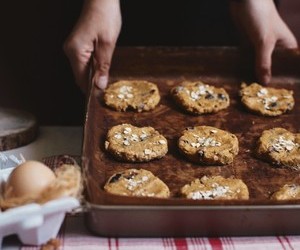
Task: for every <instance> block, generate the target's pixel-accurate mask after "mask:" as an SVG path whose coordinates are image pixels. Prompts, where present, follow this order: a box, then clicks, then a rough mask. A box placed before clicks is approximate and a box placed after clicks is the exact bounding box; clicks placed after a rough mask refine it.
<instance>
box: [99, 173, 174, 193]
mask: <svg viewBox="0 0 300 250" xmlns="http://www.w3.org/2000/svg"><path fill="white" fill-rule="evenodd" d="M104 190H105V191H107V192H108V193H111V194H116V195H124V196H145V197H158V198H168V197H169V196H170V190H169V188H168V186H167V185H166V184H165V183H164V182H163V181H161V180H160V179H159V178H158V177H156V176H154V175H153V174H152V173H151V172H150V171H148V170H145V169H139V170H138V169H128V170H125V171H123V172H119V173H116V174H114V175H113V176H111V177H110V178H109V180H108V181H107V182H106V184H105V186H104Z"/></svg>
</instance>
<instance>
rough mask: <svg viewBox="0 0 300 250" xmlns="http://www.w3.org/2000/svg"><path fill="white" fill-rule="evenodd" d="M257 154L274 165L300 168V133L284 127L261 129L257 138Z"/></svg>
mask: <svg viewBox="0 0 300 250" xmlns="http://www.w3.org/2000/svg"><path fill="white" fill-rule="evenodd" d="M257 155H258V157H260V158H262V159H265V160H267V161H269V162H270V163H272V164H275V165H282V166H285V167H289V168H292V169H296V170H298V169H300V133H297V134H294V133H291V132H289V131H288V130H286V129H284V128H273V129H269V130H265V131H263V132H262V135H261V136H260V138H259V139H258V144H257Z"/></svg>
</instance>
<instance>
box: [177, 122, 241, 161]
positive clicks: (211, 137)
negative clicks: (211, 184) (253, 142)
mask: <svg viewBox="0 0 300 250" xmlns="http://www.w3.org/2000/svg"><path fill="white" fill-rule="evenodd" d="M178 147H179V150H180V152H182V154H183V155H185V156H186V157H187V158H188V159H189V160H190V161H192V162H195V163H200V164H205V165H218V164H221V165H226V164H230V163H232V162H233V158H234V157H235V156H236V155H237V154H238V151H239V142H238V139H237V137H236V136H235V135H234V134H231V133H229V132H227V131H224V130H221V129H218V128H215V127H210V126H197V127H191V128H187V129H185V130H184V131H183V132H182V135H181V137H180V138H179V140H178Z"/></svg>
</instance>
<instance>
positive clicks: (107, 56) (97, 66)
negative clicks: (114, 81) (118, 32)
mask: <svg viewBox="0 0 300 250" xmlns="http://www.w3.org/2000/svg"><path fill="white" fill-rule="evenodd" d="M114 47H115V43H108V42H101V43H100V42H98V43H97V45H96V47H95V53H94V72H95V73H94V76H93V83H94V84H95V85H96V86H97V87H98V88H100V89H105V88H106V86H107V83H108V76H109V69H110V64H111V58H112V55H113V52H114Z"/></svg>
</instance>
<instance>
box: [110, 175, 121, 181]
mask: <svg viewBox="0 0 300 250" xmlns="http://www.w3.org/2000/svg"><path fill="white" fill-rule="evenodd" d="M121 176H122V175H121V174H115V175H114V176H113V177H112V178H111V179H110V181H109V183H114V182H117V181H118V180H119V179H120V177H121Z"/></svg>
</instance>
